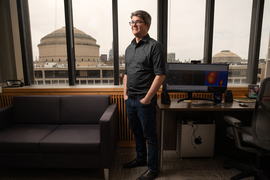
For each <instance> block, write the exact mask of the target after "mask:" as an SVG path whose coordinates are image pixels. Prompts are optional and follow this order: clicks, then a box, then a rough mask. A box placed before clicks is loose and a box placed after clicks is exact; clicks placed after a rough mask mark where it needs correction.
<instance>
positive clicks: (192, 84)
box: [164, 63, 229, 101]
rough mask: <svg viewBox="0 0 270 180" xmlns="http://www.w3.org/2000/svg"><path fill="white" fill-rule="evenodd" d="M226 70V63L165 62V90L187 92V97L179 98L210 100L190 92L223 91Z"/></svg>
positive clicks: (226, 76) (225, 85) (224, 88)
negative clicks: (197, 96) (195, 96)
mask: <svg viewBox="0 0 270 180" xmlns="http://www.w3.org/2000/svg"><path fill="white" fill-rule="evenodd" d="M228 70H229V65H228V64H186V63H166V79H165V83H164V86H165V90H166V91H168V92H187V93H188V98H185V99H181V100H186V99H189V100H201V99H203V100H212V99H204V98H192V93H193V92H196V93H224V92H225V90H226V89H227V82H228ZM181 100H179V101H181Z"/></svg>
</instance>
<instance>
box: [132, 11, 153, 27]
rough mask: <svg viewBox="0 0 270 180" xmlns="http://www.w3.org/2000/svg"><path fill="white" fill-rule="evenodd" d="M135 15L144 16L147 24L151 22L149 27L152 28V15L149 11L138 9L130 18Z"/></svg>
mask: <svg viewBox="0 0 270 180" xmlns="http://www.w3.org/2000/svg"><path fill="white" fill-rule="evenodd" d="M133 16H138V17H140V18H142V19H143V20H144V22H145V23H146V24H147V23H149V29H150V25H151V16H150V14H149V13H148V12H146V11H143V10H137V11H135V12H132V13H131V15H130V18H132V17H133ZM149 29H148V30H149Z"/></svg>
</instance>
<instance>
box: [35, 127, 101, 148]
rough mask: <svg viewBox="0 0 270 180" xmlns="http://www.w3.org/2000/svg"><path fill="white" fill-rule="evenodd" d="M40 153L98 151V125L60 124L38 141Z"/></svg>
mask: <svg viewBox="0 0 270 180" xmlns="http://www.w3.org/2000/svg"><path fill="white" fill-rule="evenodd" d="M40 151H41V152H42V153H100V130H99V125H91V124H62V125H60V126H59V127H58V128H57V129H56V130H55V131H53V132H52V133H51V134H49V135H48V136H47V137H45V138H44V139H43V140H41V142H40Z"/></svg>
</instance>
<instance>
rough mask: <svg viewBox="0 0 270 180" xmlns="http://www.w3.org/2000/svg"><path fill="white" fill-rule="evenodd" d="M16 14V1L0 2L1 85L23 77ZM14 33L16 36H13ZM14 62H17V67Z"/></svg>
mask: <svg viewBox="0 0 270 180" xmlns="http://www.w3.org/2000/svg"><path fill="white" fill-rule="evenodd" d="M11 7H12V11H11ZM11 12H12V13H13V14H12V13H11ZM16 14H17V11H16V1H14V0H1V1H0V23H1V26H0V42H1V43H0V83H2V84H5V83H6V80H10V79H21V78H22V77H23V74H22V66H20V64H22V63H21V56H20V44H19V41H20V38H19V34H18V33H19V28H18V23H17V24H16V19H18V17H17V16H16ZM17 22H18V20H17ZM16 33H17V36H16V35H15V36H14V34H16ZM16 60H17V61H18V62H17V64H18V65H17V66H16ZM17 68H18V69H17ZM18 75H19V76H18Z"/></svg>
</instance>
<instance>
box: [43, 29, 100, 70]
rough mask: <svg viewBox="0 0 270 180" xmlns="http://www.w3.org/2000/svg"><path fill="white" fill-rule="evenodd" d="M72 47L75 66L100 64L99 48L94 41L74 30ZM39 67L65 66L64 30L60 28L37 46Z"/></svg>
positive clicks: (81, 32)
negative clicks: (73, 48) (50, 65)
mask: <svg viewBox="0 0 270 180" xmlns="http://www.w3.org/2000/svg"><path fill="white" fill-rule="evenodd" d="M74 46H75V56H76V57H75V58H76V66H96V65H97V64H98V63H100V62H99V61H100V56H99V48H100V46H99V45H98V44H97V43H96V39H94V38H93V37H92V36H90V35H88V34H86V33H84V32H83V31H81V30H79V29H76V28H74ZM38 49H39V61H38V64H39V65H40V66H41V67H44V66H46V64H47V65H48V64H52V63H54V64H57V65H58V66H59V65H60V66H61V65H63V66H67V48H66V29H65V27H62V28H60V29H57V30H55V31H53V32H52V33H50V34H48V35H46V36H44V37H43V38H41V40H40V44H38Z"/></svg>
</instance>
